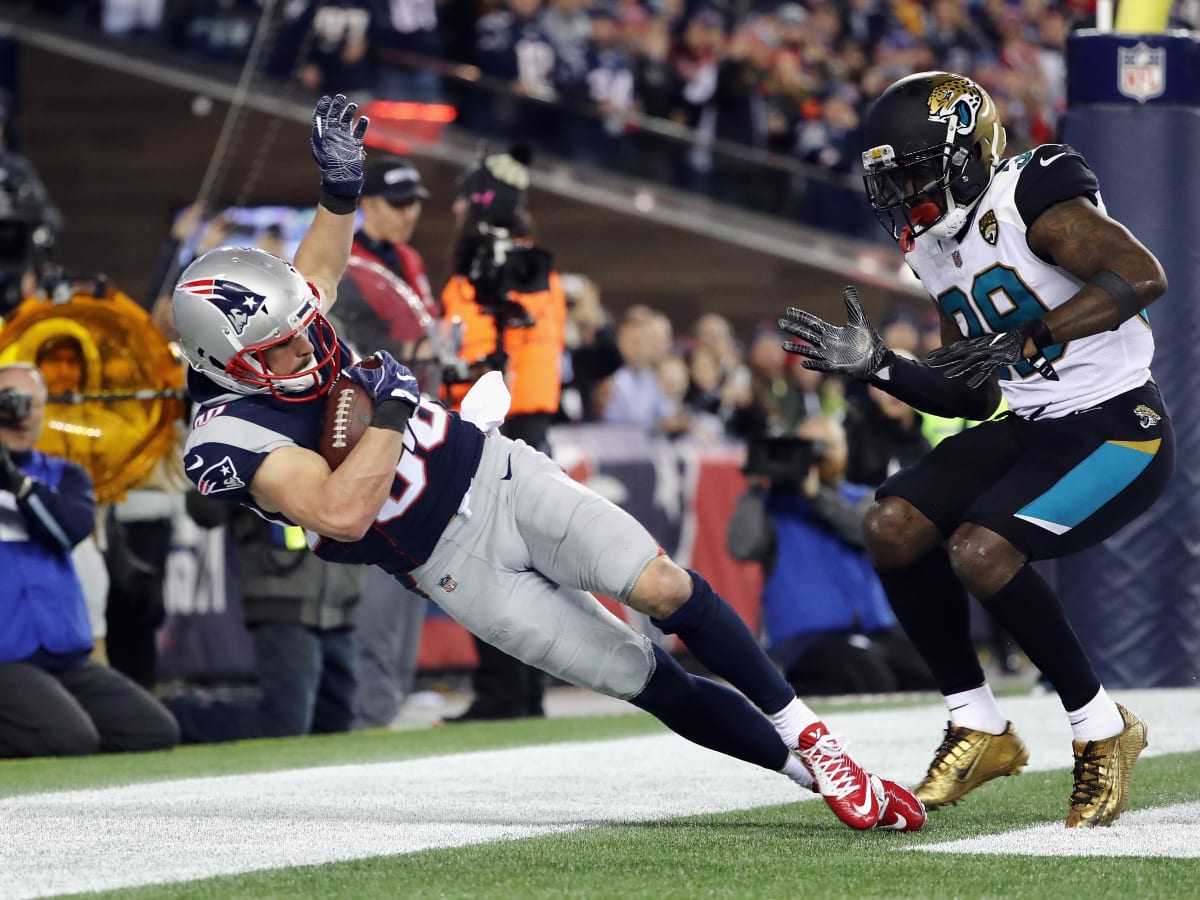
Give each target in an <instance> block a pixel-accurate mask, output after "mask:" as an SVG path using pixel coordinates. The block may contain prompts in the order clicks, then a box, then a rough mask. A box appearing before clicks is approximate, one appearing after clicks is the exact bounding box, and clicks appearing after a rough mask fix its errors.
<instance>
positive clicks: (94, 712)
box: [0, 363, 179, 758]
mask: <svg viewBox="0 0 1200 900" xmlns="http://www.w3.org/2000/svg"><path fill="white" fill-rule="evenodd" d="M45 414H46V383H45V382H44V381H43V380H42V376H41V374H40V373H39V372H38V370H37V369H36V368H35V367H34V366H32V365H28V364H25V363H14V364H11V365H7V366H0V573H3V578H4V589H3V590H0V758H4V757H26V756H79V755H84V754H89V753H95V752H97V751H102V752H103V751H131V750H165V749H168V748H170V747H173V746H175V744H176V743H177V742H178V740H179V729H178V727H177V726H176V724H175V720H174V719H173V718H172V717H171V714H170V713H169V712H167V710H166V708H165V707H164V706H163V705H162V704H161V703H159V702H158V701H157V700H156V699H154V697H153V696H151V695H150V694H149V693H147V692H146V691H145V690H144V689H142V688H141V687H139V686H138V685H136V684H134V682H132V681H131V680H129V679H128V678H126V677H125V676H124V675H122V674H120V673H119V672H116V671H114V670H113V669H110V668H108V667H107V666H102V665H100V664H99V663H96V662H93V661H92V660H91V659H90V658H89V655H90V654H91V651H92V626H91V623H90V621H89V620H88V612H87V604H86V602H85V600H84V597H83V588H82V587H81V586H80V583H79V578H78V576H77V575H76V574H75V568H74V566H73V565H72V562H71V549H72V548H73V547H74V546H75V545H76V544H78V543H79V542H80V541H82V540H83V539H84V538H85V537H87V536H88V535H89V534H90V533H91V531H92V527H93V525H94V523H95V496H94V494H93V490H92V480H91V478H89V477H88V474H87V473H86V472H85V471H84V470H83V469H82V468H80V467H79V466H77V465H75V464H74V463H71V462H67V461H66V460H64V459H61V458H59V457H55V456H47V455H46V454H44V453H41V452H39V451H37V450H34V449H33V445H34V444H35V443H37V440H38V437H39V436H40V435H41V433H42V423H43V420H44V418H45Z"/></svg>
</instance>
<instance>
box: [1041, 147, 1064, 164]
mask: <svg viewBox="0 0 1200 900" xmlns="http://www.w3.org/2000/svg"><path fill="white" fill-rule="evenodd" d="M1066 155H1067V151H1066V150H1064V151H1063V152H1062V153H1055V154H1054V155H1053V156H1047V157H1046V158H1045V159H1039V160H1038V162H1039V163H1041V164H1042V165H1043V166H1048V165H1050V164H1051V163H1052V162H1054V161H1055V160H1056V159H1058V158H1059V157H1060V156H1066Z"/></svg>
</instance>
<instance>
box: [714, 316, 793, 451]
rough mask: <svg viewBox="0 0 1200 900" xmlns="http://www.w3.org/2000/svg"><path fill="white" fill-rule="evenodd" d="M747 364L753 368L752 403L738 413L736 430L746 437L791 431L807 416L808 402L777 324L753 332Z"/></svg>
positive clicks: (751, 370) (760, 327)
mask: <svg viewBox="0 0 1200 900" xmlns="http://www.w3.org/2000/svg"><path fill="white" fill-rule="evenodd" d="M746 364H747V366H748V367H749V369H750V396H749V402H748V403H747V404H746V405H744V406H743V407H741V408H740V409H738V410H737V411H736V412H735V413H734V417H733V420H732V428H733V430H734V432H735V433H736V434H739V435H741V436H742V437H750V436H752V435H758V434H763V433H766V432H771V433H774V434H790V433H791V432H792V431H794V430H795V428H796V426H797V425H798V424H799V423H800V422H801V421H803V419H804V418H805V416H806V415H807V404H806V401H805V397H804V392H803V391H802V390H801V388H800V385H799V384H798V383H797V381H796V379H795V378H794V377H793V375H792V373H791V368H790V367H791V362H790V361H789V359H788V355H787V353H786V352H785V351H784V349H783V347H782V346H781V345H780V341H779V333H778V329H777V328H776V327H775V326H774V324H771V325H762V326H759V327H758V328H756V329H755V330H754V332H753V333H752V334H751V336H750V340H749V342H748V344H747V348H746Z"/></svg>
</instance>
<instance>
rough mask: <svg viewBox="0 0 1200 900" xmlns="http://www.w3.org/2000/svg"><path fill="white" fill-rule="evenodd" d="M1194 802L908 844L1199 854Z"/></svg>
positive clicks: (961, 849)
mask: <svg viewBox="0 0 1200 900" xmlns="http://www.w3.org/2000/svg"><path fill="white" fill-rule="evenodd" d="M1197 826H1200V803H1176V804H1173V805H1171V806H1155V807H1151V808H1150V809H1137V810H1134V811H1133V812H1127V813H1125V814H1123V815H1122V816H1121V818H1120V819H1118V820H1117V821H1116V823H1115V824H1113V825H1112V826H1111V827H1109V828H1066V827H1064V826H1063V824H1062V823H1061V822H1056V823H1055V824H1053V825H1034V826H1033V827H1031V828H1020V829H1017V830H1016V831H1005V832H1002V833H1001V834H989V835H987V836H986V837H976V838H964V839H963V840H961V841H947V842H946V843H944V844H922V845H921V846H920V847H908V848H906V849H909V850H922V851H929V852H933V853H972V854H982V855H988V856H1009V855H1019V856H1171V857H1176V858H1179V859H1200V843H1197V842H1196V828H1197Z"/></svg>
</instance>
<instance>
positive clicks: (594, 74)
mask: <svg viewBox="0 0 1200 900" xmlns="http://www.w3.org/2000/svg"><path fill="white" fill-rule="evenodd" d="M1094 7H1095V2H1094V0H1066V2H1051V0H969V2H963V0H925V2H919V0H792V2H784V3H778V2H774V0H753V2H752V0H483V2H468V0H445V2H437V3H435V2H434V0H397V2H391V3H385V2H379V0H332V2H321V0H314V2H295V3H287V4H282V5H281V6H280V11H279V12H278V13H277V14H276V21H275V22H274V23H273V32H272V38H273V39H272V40H271V41H269V42H267V46H268V47H269V48H270V49H269V52H268V53H267V54H266V56H265V59H264V61H263V63H262V68H263V71H264V73H265V74H267V75H269V76H272V77H274V78H276V79H280V80H282V81H285V82H291V83H293V84H294V85H296V86H297V87H298V88H299V89H300V90H303V91H306V92H308V93H310V94H312V95H313V96H314V97H315V96H317V95H319V94H320V93H322V92H325V91H329V90H340V91H344V92H345V93H347V94H349V95H351V96H352V98H353V99H357V100H360V101H361V100H364V99H367V98H369V97H375V98H379V99H388V100H418V101H432V100H438V99H444V100H446V101H449V102H452V103H454V104H455V105H456V106H457V107H458V109H459V117H460V122H461V123H462V124H464V125H466V126H467V127H469V128H471V129H474V130H476V131H478V132H481V133H483V134H485V135H490V136H494V137H497V138H501V139H508V140H512V139H520V140H524V141H528V142H530V143H532V144H533V145H534V146H536V147H537V148H538V149H539V150H545V151H548V152H552V153H557V154H559V155H561V156H563V157H566V158H570V159H572V160H573V161H575V162H577V163H578V162H588V163H594V164H598V165H602V166H604V167H607V168H614V169H618V170H622V171H625V172H629V173H632V174H636V175H638V176H640V177H648V178H653V179H656V180H659V181H662V182H665V183H670V184H674V185H675V186H677V187H681V188H685V189H688V190H693V191H698V192H702V193H705V194H708V195H710V196H713V197H716V198H717V199H721V200H724V201H727V202H732V203H736V204H738V205H742V206H749V207H751V208H755V209H760V210H764V211H767V212H769V213H772V214H777V215H783V216H788V217H792V218H797V219H800V220H803V221H809V222H812V223H814V224H820V225H821V226H822V227H824V228H829V229H834V230H839V231H843V232H846V233H852V234H858V235H863V236H867V237H872V238H877V237H878V235H877V233H876V232H874V230H873V225H872V222H871V219H870V217H869V216H862V215H859V214H858V213H859V211H860V210H861V204H854V203H852V202H845V201H847V200H852V199H853V198H854V197H855V193H856V192H857V190H858V185H857V178H851V177H850V176H853V175H856V174H857V172H858V153H859V147H860V144H861V141H860V138H859V135H860V125H861V119H862V116H863V114H864V112H865V110H866V107H867V105H868V104H869V102H870V100H871V99H872V98H873V97H875V96H878V94H879V92H880V91H881V90H882V89H883V88H884V87H885V86H886V85H888V84H890V83H891V82H892V81H894V80H895V79H896V78H898V77H900V76H902V75H904V74H907V73H909V72H915V71H921V70H926V69H944V70H948V71H956V72H962V73H964V74H968V75H970V76H971V77H972V78H974V79H975V80H976V81H978V83H979V84H980V85H981V86H983V87H984V88H985V89H986V90H988V91H989V93H990V94H991V96H992V97H993V98H994V99H995V101H996V103H997V107H998V112H999V115H1000V118H1001V119H1002V121H1004V122H1005V123H1006V127H1007V129H1008V143H1009V148H1010V149H1011V150H1016V151H1018V152H1019V151H1021V150H1024V149H1027V148H1028V147H1031V146H1035V145H1037V144H1040V143H1044V142H1046V141H1049V140H1053V139H1054V137H1055V135H1056V134H1057V129H1058V124H1059V119H1060V117H1061V115H1062V113H1063V110H1064V101H1065V96H1064V71H1065V61H1064V49H1065V46H1066V39H1067V36H1068V34H1069V32H1070V31H1071V29H1072V28H1076V27H1081V26H1086V25H1089V24H1091V22H1092V21H1093V20H1094ZM40 8H41V9H45V10H46V11H50V10H53V9H55V8H58V9H61V11H62V14H63V15H69V16H73V17H76V18H79V17H81V16H84V17H90V18H91V19H92V20H96V21H97V22H98V23H99V24H100V25H101V26H102V27H103V29H104V30H105V31H106V32H108V33H109V34H112V35H120V36H127V37H131V38H137V39H142V40H153V41H156V42H159V43H166V44H167V45H169V46H170V47H171V48H172V49H174V50H180V51H183V52H186V53H190V54H192V55H194V56H196V57H200V58H205V59H209V60H216V61H226V62H228V61H240V60H242V59H244V58H245V56H246V53H247V51H248V50H249V49H250V46H251V42H252V41H253V39H254V35H255V31H256V29H257V27H258V24H259V20H260V16H261V8H260V5H259V4H258V3H255V2H253V0H234V2H221V3H217V2H212V0H190V2H178V3H168V4H164V3H162V2H161V0H103V2H92V3H90V4H63V3H47V4H42V5H41V6H40ZM765 154H770V155H769V156H768V155H765Z"/></svg>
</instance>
